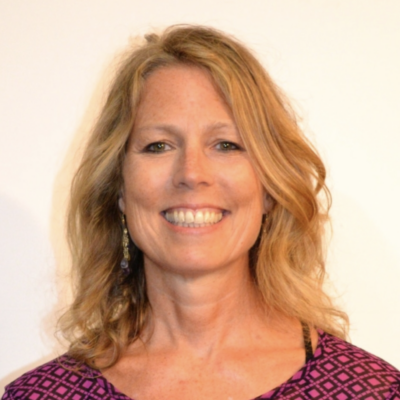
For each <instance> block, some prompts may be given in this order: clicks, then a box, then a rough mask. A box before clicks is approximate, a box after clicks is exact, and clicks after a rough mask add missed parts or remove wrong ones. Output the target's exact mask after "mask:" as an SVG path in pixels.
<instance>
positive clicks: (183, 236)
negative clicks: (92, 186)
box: [120, 66, 266, 276]
mask: <svg viewBox="0 0 400 400" xmlns="http://www.w3.org/2000/svg"><path fill="white" fill-rule="evenodd" d="M123 180H124V185H123V188H122V195H121V199H120V208H121V211H122V212H124V213H125V214H126V217H127V222H128V228H129V232H130V235H131V237H132V239H133V241H134V242H135V243H136V245H137V246H138V247H139V248H140V249H141V250H142V251H143V253H144V260H145V268H149V267H151V268H159V269H163V270H165V271H167V270H168V271H170V272H172V273H178V274H183V275H187V276H190V275H194V274H202V273H205V272H210V271H212V270H218V269H224V268H234V267H238V268H242V267H246V268H247V266H248V252H249V249H250V248H251V247H252V245H253V244H254V242H255V241H256V239H257V236H258V234H259V231H260V224H261V219H262V215H263V213H265V210H264V208H265V197H266V195H265V193H264V191H263V188H262V186H261V183H260V180H259V179H258V177H257V174H256V172H255V170H254V168H253V166H252V164H251V162H250V159H249V155H248V154H247V152H246V151H245V150H244V147H243V143H242V140H241V137H240V135H239V133H238V131H237V128H236V125H235V122H234V121H233V118H232V115H231V112H230V110H229V108H228V107H227V105H226V104H225V102H224V101H223V99H222V98H221V97H220V95H219V94H218V92H217V91H216V90H215V88H214V85H213V83H212V81H211V79H210V77H209V75H208V74H207V72H205V71H203V70H201V69H199V68H196V67H188V66H174V67H166V68H162V69H159V70H157V71H156V72H154V73H153V74H152V75H150V76H149V77H148V79H147V81H146V83H145V87H144V92H143V97H142V102H141V104H140V106H139V109H138V113H137V118H136V122H135V125H134V129H133V132H132V134H131V137H130V139H129V143H128V148H127V153H126V159H125V163H124V166H123Z"/></svg>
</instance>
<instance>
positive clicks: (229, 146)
mask: <svg viewBox="0 0 400 400" xmlns="http://www.w3.org/2000/svg"><path fill="white" fill-rule="evenodd" d="M217 149H218V150H221V151H234V150H241V149H242V148H241V147H240V146H239V145H237V144H235V143H232V142H220V143H218V144H217Z"/></svg>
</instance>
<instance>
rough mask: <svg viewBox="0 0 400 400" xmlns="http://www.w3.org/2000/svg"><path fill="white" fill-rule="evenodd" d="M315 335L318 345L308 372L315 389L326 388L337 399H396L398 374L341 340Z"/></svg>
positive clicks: (391, 368) (399, 388)
mask: <svg viewBox="0 0 400 400" xmlns="http://www.w3.org/2000/svg"><path fill="white" fill-rule="evenodd" d="M319 334H320V343H319V345H318V347H317V350H316V351H315V354H314V358H313V360H312V362H311V363H310V370H309V374H310V375H309V379H311V380H313V381H315V385H316V387H318V388H319V389H320V390H322V389H325V390H326V389H327V388H329V389H330V391H332V392H331V393H336V394H337V396H336V398H338V399H339V398H343V399H355V398H371V399H399V400H400V371H398V370H397V369H396V368H394V367H393V366H392V365H390V364H389V363H387V362H386V361H384V360H382V359H381V358H379V357H376V356H374V355H373V354H371V353H368V352H367V351H365V350H362V349H361V348H359V347H357V346H354V345H352V344H350V343H348V342H346V341H344V340H342V339H339V338H337V337H334V336H331V335H329V334H327V333H324V332H320V333H319ZM396 394H397V396H396Z"/></svg>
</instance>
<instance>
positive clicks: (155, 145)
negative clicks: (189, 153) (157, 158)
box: [143, 141, 242, 153]
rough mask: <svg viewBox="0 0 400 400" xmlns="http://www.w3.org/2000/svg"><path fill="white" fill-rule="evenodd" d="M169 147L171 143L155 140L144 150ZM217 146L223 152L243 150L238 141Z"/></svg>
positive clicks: (163, 150) (161, 149)
mask: <svg viewBox="0 0 400 400" xmlns="http://www.w3.org/2000/svg"><path fill="white" fill-rule="evenodd" d="M167 147H169V145H168V144H166V143H165V142H154V143H150V144H149V145H147V146H146V147H145V148H144V150H143V151H144V152H145V153H164V152H165V151H168V150H169V149H168V148H167ZM216 148H217V150H219V151H222V152H230V151H238V150H242V148H241V147H240V146H239V145H237V144H236V143H233V142H228V141H223V142H219V143H218V144H217V145H216Z"/></svg>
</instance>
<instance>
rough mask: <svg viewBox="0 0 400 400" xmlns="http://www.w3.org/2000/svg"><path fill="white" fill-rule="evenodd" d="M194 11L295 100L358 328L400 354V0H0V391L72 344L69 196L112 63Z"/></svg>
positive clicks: (385, 351) (356, 336)
mask: <svg viewBox="0 0 400 400" xmlns="http://www.w3.org/2000/svg"><path fill="white" fill-rule="evenodd" d="M183 22H186V23H200V24H207V25H211V26H214V27H217V28H220V29H222V30H225V31H227V32H230V33H232V34H234V35H236V36H237V37H238V38H239V39H241V40H242V41H243V42H245V43H246V44H247V45H249V46H250V47H251V48H252V49H253V50H254V51H255V52H256V54H257V55H258V56H259V58H260V59H261V60H262V62H263V63H264V65H265V66H266V67H267V69H268V70H269V71H270V73H271V75H272V76H273V77H274V78H275V80H276V81H277V82H278V84H279V85H280V86H281V87H283V88H284V90H285V91H286V92H287V94H288V95H289V97H290V98H291V99H293V101H294V104H295V107H296V109H297V110H298V112H299V113H300V115H301V116H302V118H303V126H304V128H305V130H306V132H307V134H308V135H309V137H310V138H311V139H312V140H313V142H314V143H315V144H316V145H317V147H318V148H319V150H320V152H321V154H322V157H323V159H324V160H325V162H326V165H327V168H328V171H329V185H330V188H331V190H332V194H333V208H332V226H333V239H332V243H331V247H330V252H329V260H328V261H329V262H328V264H329V272H330V275H331V280H332V281H333V284H334V286H335V288H336V292H335V293H336V294H337V295H338V296H339V298H338V301H339V303H340V304H341V305H342V306H343V307H344V308H345V310H346V311H347V312H348V313H349V315H350V318H351V322H352V329H351V340H352V342H353V343H354V344H356V345H358V346H360V347H362V348H364V349H366V350H368V351H370V352H373V353H375V354H377V355H379V356H380V357H382V358H384V359H386V360H387V361H389V362H391V363H392V364H394V365H395V366H396V367H397V368H400V340H399V337H400V317H399V310H400V290H399V282H400V241H399V228H398V227H399V225H400V213H399V206H400V189H399V183H400V157H399V150H400V138H399V137H400V1H398V0H391V1H390V0H375V1H373V0H202V1H198V2H190V1H183V0H180V1H178V0H146V1H145V0H141V1H139V0H112V1H111V0H109V1H105V0H86V1H77V0H68V1H61V0H35V1H34V0H25V1H23V0H0V71H1V72H0V74H1V75H0V254H1V258H0V273H1V275H0V306H1V309H0V393H1V392H2V388H3V386H4V385H5V384H6V383H8V382H10V381H11V380H12V379H14V378H16V377H17V376H18V375H20V374H21V373H22V372H25V371H27V370H28V369H30V368H32V367H34V366H36V365H39V364H40V363H43V362H44V361H46V360H49V359H51V358H53V357H54V356H55V355H57V354H58V353H59V352H62V351H64V349H63V347H62V346H60V345H59V344H58V343H57V341H56V340H55V338H54V322H55V319H56V315H57V313H58V312H59V310H60V307H62V306H63V305H64V306H65V303H66V301H65V299H66V297H67V290H66V286H67V285H66V283H67V282H68V279H67V274H66V271H67V266H68V261H69V260H68V252H67V249H66V246H65V241H64V238H63V235H64V233H63V229H64V228H63V220H64V212H65V203H66V198H67V193H68V185H69V180H70V177H71V171H72V170H73V168H74V166H76V161H75V159H76V156H77V155H79V150H80V148H81V143H82V138H83V137H84V136H85V134H86V132H87V130H88V129H89V127H90V126H91V123H92V121H93V119H94V116H95V114H96V110H97V106H98V104H99V102H100V100H101V99H102V98H103V96H104V91H105V87H106V82H107V77H108V76H109V75H110V71H111V70H112V63H111V62H112V60H113V58H114V57H115V55H117V54H119V53H120V52H121V51H122V50H123V49H125V48H126V46H127V45H129V43H131V42H132V40H133V38H134V37H136V36H137V35H141V34H143V33H145V32H147V31H149V30H152V29H154V28H155V29H160V28H164V27H166V26H168V25H170V24H174V23H183Z"/></svg>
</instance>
